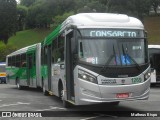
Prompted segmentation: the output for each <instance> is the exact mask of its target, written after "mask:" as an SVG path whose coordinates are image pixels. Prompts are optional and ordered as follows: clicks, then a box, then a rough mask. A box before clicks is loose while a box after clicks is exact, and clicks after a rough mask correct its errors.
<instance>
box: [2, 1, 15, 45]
mask: <svg viewBox="0 0 160 120" xmlns="http://www.w3.org/2000/svg"><path fill="white" fill-rule="evenodd" d="M16 6H17V2H16V0H0V40H2V41H3V42H4V43H5V44H7V42H8V38H9V37H10V36H12V35H13V34H15V33H16V22H17V10H16Z"/></svg>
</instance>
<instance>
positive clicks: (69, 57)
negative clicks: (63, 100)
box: [65, 31, 75, 101]
mask: <svg viewBox="0 0 160 120" xmlns="http://www.w3.org/2000/svg"><path fill="white" fill-rule="evenodd" d="M72 40H73V31H70V32H68V33H67V35H66V56H65V66H66V67H65V71H66V89H67V99H68V100H71V101H74V100H75V94H74V77H73V75H74V70H73V53H72V42H71V41H72Z"/></svg>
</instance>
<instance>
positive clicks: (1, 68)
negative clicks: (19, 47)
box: [0, 62, 6, 83]
mask: <svg viewBox="0 0 160 120" xmlns="http://www.w3.org/2000/svg"><path fill="white" fill-rule="evenodd" d="M0 83H6V63H5V62H0Z"/></svg>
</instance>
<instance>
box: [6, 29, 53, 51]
mask: <svg viewBox="0 0 160 120" xmlns="http://www.w3.org/2000/svg"><path fill="white" fill-rule="evenodd" d="M51 32H52V30H51V29H30V30H24V31H20V32H17V33H16V35H15V36H12V37H11V38H10V39H9V41H8V44H10V45H13V46H16V48H17V49H20V48H22V47H26V46H28V45H32V44H35V43H39V42H42V41H43V40H44V39H45V37H46V36H47V35H48V34H49V33H51Z"/></svg>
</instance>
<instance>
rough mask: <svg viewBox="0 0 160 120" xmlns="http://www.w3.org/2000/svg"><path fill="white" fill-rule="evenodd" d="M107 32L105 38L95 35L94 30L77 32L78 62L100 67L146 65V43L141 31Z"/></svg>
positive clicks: (99, 34) (100, 34)
mask: <svg viewBox="0 0 160 120" xmlns="http://www.w3.org/2000/svg"><path fill="white" fill-rule="evenodd" d="M93 31H94V32H93ZM97 31H102V30H97ZM103 31H107V30H103ZM108 31H109V33H108V34H105V33H104V35H105V36H102V33H100V32H97V33H96V30H91V29H89V30H88V31H87V30H86V29H81V30H79V37H78V58H79V61H80V62H84V63H87V64H91V65H100V66H101V65H102V66H104V65H105V66H135V65H136V66H137V65H138V66H139V65H144V64H146V63H148V54H147V47H146V46H147V42H146V38H145V37H144V31H143V30H137V31H136V30H128V32H127V30H123V29H122V30H121V31H120V30H119V29H118V30H115V29H113V30H112V31H110V30H108ZM87 32H88V33H87ZM132 32H133V34H132ZM93 33H94V35H93ZM111 33H112V34H111ZM116 33H117V34H119V36H118V35H117V34H116ZM123 33H124V34H123ZM106 35H109V36H106Z"/></svg>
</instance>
